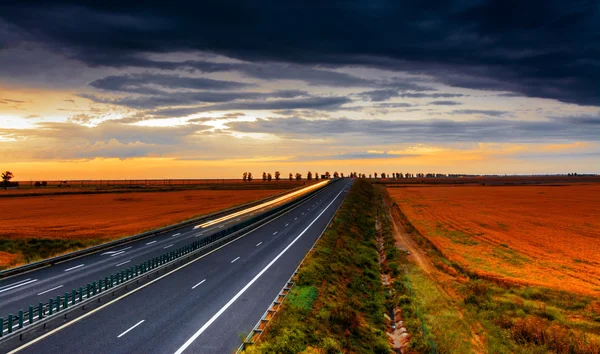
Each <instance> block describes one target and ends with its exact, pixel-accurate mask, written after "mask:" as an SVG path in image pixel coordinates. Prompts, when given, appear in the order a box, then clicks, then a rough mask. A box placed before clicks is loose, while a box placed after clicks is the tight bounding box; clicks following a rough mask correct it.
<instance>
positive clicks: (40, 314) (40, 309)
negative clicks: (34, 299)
mask: <svg viewBox="0 0 600 354" xmlns="http://www.w3.org/2000/svg"><path fill="white" fill-rule="evenodd" d="M43 317H44V303H43V302H40V303H39V304H38V320H41V319H42V318H43Z"/></svg>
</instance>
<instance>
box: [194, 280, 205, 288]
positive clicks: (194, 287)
mask: <svg viewBox="0 0 600 354" xmlns="http://www.w3.org/2000/svg"><path fill="white" fill-rule="evenodd" d="M205 281H206V279H204V280H203V281H201V282H199V283H198V284H196V285H194V286H192V289H196V287H197V286H198V285H200V284H202V283H204V282H205Z"/></svg>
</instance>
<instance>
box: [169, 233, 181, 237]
mask: <svg viewBox="0 0 600 354" xmlns="http://www.w3.org/2000/svg"><path fill="white" fill-rule="evenodd" d="M179 235H181V232H178V233H176V234H173V236H171V237H175V236H179Z"/></svg>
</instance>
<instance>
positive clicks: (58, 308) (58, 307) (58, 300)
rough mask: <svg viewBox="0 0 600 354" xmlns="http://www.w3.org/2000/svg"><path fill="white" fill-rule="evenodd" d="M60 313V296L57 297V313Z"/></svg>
mask: <svg viewBox="0 0 600 354" xmlns="http://www.w3.org/2000/svg"><path fill="white" fill-rule="evenodd" d="M58 311H60V296H57V297H56V312H58Z"/></svg>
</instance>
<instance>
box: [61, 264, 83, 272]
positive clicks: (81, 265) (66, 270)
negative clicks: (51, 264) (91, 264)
mask: <svg viewBox="0 0 600 354" xmlns="http://www.w3.org/2000/svg"><path fill="white" fill-rule="evenodd" d="M84 265H85V264H80V265H78V266H75V267H71V268H67V269H65V272H68V271H70V270H73V269H77V268H81V267H83V266H84Z"/></svg>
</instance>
